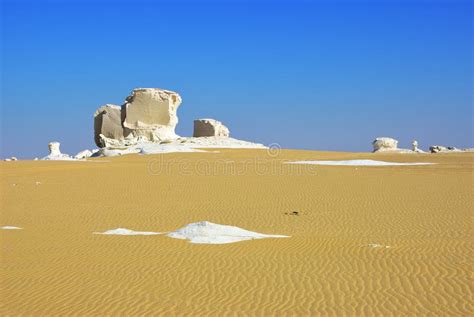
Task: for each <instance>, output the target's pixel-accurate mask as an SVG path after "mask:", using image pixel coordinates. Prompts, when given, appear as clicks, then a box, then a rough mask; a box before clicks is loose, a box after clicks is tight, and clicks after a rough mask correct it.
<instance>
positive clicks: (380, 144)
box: [372, 137, 398, 152]
mask: <svg viewBox="0 0 474 317" xmlns="http://www.w3.org/2000/svg"><path fill="white" fill-rule="evenodd" d="M372 146H373V147H374V152H383V151H397V150H398V141H397V140H395V139H392V138H387V137H382V138H376V139H375V140H374V141H373V142H372Z"/></svg>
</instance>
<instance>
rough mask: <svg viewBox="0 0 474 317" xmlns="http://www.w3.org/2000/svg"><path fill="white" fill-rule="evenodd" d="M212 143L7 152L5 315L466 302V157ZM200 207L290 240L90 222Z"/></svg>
mask: <svg viewBox="0 0 474 317" xmlns="http://www.w3.org/2000/svg"><path fill="white" fill-rule="evenodd" d="M219 151H220V153H176V154H165V155H150V156H138V155H131V156H124V157H116V158H107V159H97V160H98V161H100V162H101V163H94V162H88V163H87V162H85V163H81V162H40V161H29V162H22V161H19V162H1V163H0V172H1V177H0V184H1V195H0V199H1V200H0V203H1V205H0V207H1V209H0V210H1V214H0V226H17V227H21V228H23V230H0V247H1V271H0V272H1V273H0V287H1V293H0V304H1V305H0V315H1V316H16V315H26V316H59V315H61V316H69V315H82V316H105V315H109V316H110V315H121V316H136V315H145V314H146V315H159V314H170V313H171V314H187V315H194V316H202V315H212V316H222V315H223V314H232V313H237V314H238V315H267V316H269V315H279V316H285V315H287V316H310V315H313V316H314V315H326V316H328V315H330V316H340V315H344V314H345V315H357V316H361V315H378V316H389V315H392V314H395V315H431V316H469V315H471V316H472V315H473V313H474V304H473V302H472V298H473V293H474V291H473V283H472V282H473V280H472V278H473V275H472V262H473V244H472V242H473V236H472V234H473V233H472V229H473V227H472V213H471V212H472V210H474V208H473V207H474V206H473V204H474V203H473V194H472V193H473V178H472V177H473V174H472V173H473V161H474V155H473V154H468V153H460V154H445V155H429V154H425V155H423V154H416V155H406V154H405V155H403V154H378V155H377V154H355V153H329V152H310V151H282V152H281V153H277V152H276V151H272V152H271V153H270V154H271V155H269V154H268V153H267V152H266V150H219ZM354 159H373V160H380V161H394V162H432V163H438V164H434V165H426V166H387V167H385V166H383V167H374V166H368V167H364V166H359V167H353V166H352V167H348V166H315V165H293V164H282V163H283V162H284V161H285V160H291V161H300V160H354ZM104 161H108V162H104ZM37 182H39V184H38V183H37ZM14 184H16V185H14ZM295 211H296V212H297V214H294V212H295ZM204 220H206V221H212V222H215V223H220V224H228V225H232V226H238V227H241V228H245V229H247V230H251V231H256V232H264V233H269V234H272V233H275V234H282V235H288V236H291V237H290V238H286V239H262V240H251V241H243V242H238V243H233V244H223V245H201V244H191V243H188V242H187V241H186V240H179V239H171V238H169V237H166V235H150V236H116V235H97V234H93V232H103V231H106V230H109V229H110V228H132V229H133V230H136V231H147V232H168V231H173V230H176V229H178V228H181V227H183V226H185V225H186V224H189V223H193V222H198V221H204Z"/></svg>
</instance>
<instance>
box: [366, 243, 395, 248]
mask: <svg viewBox="0 0 474 317" xmlns="http://www.w3.org/2000/svg"><path fill="white" fill-rule="evenodd" d="M365 247H368V248H371V249H388V248H391V246H389V245H383V244H378V243H369V244H367V245H365Z"/></svg>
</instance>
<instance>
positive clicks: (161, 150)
mask: <svg viewBox="0 0 474 317" xmlns="http://www.w3.org/2000/svg"><path fill="white" fill-rule="evenodd" d="M191 152H203V153H206V152H207V151H203V150H198V149H194V148H191V147H187V146H180V145H171V144H152V145H150V144H147V145H144V146H143V147H142V148H141V150H140V152H139V153H140V154H165V153H191Z"/></svg>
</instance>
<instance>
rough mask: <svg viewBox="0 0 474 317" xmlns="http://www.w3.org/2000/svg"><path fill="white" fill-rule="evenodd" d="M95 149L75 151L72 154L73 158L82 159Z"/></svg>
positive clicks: (89, 155)
mask: <svg viewBox="0 0 474 317" xmlns="http://www.w3.org/2000/svg"><path fill="white" fill-rule="evenodd" d="M97 151H98V150H95V151H90V150H84V151H81V152H79V153H77V154H76V155H74V158H75V159H76V160H83V159H86V158H89V157H91V156H92V155H93V154H94V153H95V152H97Z"/></svg>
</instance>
